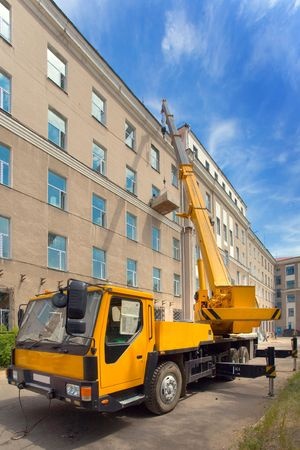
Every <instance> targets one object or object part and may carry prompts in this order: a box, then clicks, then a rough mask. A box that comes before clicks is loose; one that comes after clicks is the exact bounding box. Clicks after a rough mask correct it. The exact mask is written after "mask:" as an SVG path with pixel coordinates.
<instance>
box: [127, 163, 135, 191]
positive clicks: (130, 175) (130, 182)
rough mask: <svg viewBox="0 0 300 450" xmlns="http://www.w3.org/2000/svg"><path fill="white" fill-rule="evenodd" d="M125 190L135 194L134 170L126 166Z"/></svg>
mask: <svg viewBox="0 0 300 450" xmlns="http://www.w3.org/2000/svg"><path fill="white" fill-rule="evenodd" d="M126 191H128V192H131V193H132V194H136V172H135V171H134V170H132V169H130V168H129V167H127V166H126Z"/></svg>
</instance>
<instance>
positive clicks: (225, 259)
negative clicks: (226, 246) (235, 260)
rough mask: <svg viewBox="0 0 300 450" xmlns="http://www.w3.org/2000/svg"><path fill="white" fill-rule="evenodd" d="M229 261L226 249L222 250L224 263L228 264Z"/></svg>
mask: <svg viewBox="0 0 300 450" xmlns="http://www.w3.org/2000/svg"><path fill="white" fill-rule="evenodd" d="M228 263H229V253H228V250H224V264H225V266H228Z"/></svg>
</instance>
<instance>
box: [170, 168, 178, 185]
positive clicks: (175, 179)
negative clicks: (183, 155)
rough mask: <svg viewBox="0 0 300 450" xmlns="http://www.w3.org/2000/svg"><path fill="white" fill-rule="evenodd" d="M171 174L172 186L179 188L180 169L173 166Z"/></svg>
mask: <svg viewBox="0 0 300 450" xmlns="http://www.w3.org/2000/svg"><path fill="white" fill-rule="evenodd" d="M171 173H172V185H173V186H175V187H178V169H177V167H176V166H174V165H173V164H172V165H171Z"/></svg>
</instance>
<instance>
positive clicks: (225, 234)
mask: <svg viewBox="0 0 300 450" xmlns="http://www.w3.org/2000/svg"><path fill="white" fill-rule="evenodd" d="M223 234H224V241H225V242H227V225H225V223H224V224H223Z"/></svg>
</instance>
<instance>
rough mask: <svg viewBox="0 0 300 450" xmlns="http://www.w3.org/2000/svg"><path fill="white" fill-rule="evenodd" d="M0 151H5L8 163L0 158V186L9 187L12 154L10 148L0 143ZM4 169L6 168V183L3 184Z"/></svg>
mask: <svg viewBox="0 0 300 450" xmlns="http://www.w3.org/2000/svg"><path fill="white" fill-rule="evenodd" d="M2 149H3V150H4V153H5V151H6V150H7V154H8V162H7V161H5V160H4V159H1V156H0V184H2V186H8V187H10V186H11V154H12V152H11V148H10V147H7V146H6V145H4V144H2V143H1V142H0V151H1V150H2ZM5 167H7V169H6V170H7V183H5V180H4V176H5Z"/></svg>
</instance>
